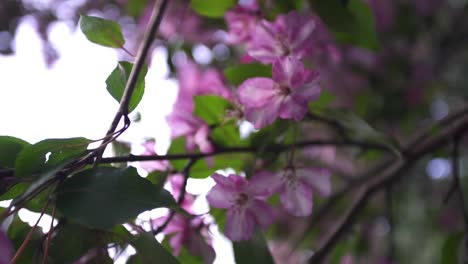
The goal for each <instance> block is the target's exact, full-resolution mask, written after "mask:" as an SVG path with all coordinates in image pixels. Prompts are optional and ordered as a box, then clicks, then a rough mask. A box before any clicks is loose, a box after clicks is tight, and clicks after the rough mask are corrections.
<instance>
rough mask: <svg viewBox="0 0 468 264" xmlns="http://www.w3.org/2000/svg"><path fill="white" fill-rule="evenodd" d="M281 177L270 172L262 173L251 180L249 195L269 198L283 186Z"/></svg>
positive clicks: (258, 173)
mask: <svg viewBox="0 0 468 264" xmlns="http://www.w3.org/2000/svg"><path fill="white" fill-rule="evenodd" d="M282 183H283V182H282V181H281V177H279V175H278V174H277V173H273V172H270V171H260V172H257V173H255V174H254V176H253V177H252V178H250V180H249V187H248V189H249V193H251V194H253V195H254V196H256V197H259V196H260V197H268V196H270V195H272V194H273V193H275V192H277V191H278V190H279V189H280V187H281V185H282Z"/></svg>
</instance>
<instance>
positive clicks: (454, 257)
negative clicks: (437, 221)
mask: <svg viewBox="0 0 468 264" xmlns="http://www.w3.org/2000/svg"><path fill="white" fill-rule="evenodd" d="M462 242H463V233H453V234H450V235H449V236H448V237H447V239H446V240H445V242H444V245H443V246H442V258H441V261H440V263H441V264H453V263H459V252H460V249H461V248H462V247H460V245H461V243H462Z"/></svg>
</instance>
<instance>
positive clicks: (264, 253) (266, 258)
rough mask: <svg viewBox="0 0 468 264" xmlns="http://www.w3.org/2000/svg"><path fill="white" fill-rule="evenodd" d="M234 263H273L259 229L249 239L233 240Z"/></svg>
mask: <svg viewBox="0 0 468 264" xmlns="http://www.w3.org/2000/svg"><path fill="white" fill-rule="evenodd" d="M233 247H234V256H235V259H236V263H255V264H274V263H275V262H274V261H273V257H272V256H271V253H270V250H269V249H268V245H267V244H266V241H265V238H264V237H263V234H262V233H261V231H260V230H258V229H257V230H256V232H255V233H254V236H253V237H252V239H251V240H249V241H240V242H233Z"/></svg>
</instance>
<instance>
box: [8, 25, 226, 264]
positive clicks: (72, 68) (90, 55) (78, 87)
mask: <svg viewBox="0 0 468 264" xmlns="http://www.w3.org/2000/svg"><path fill="white" fill-rule="evenodd" d="M33 23H34V20H33V19H31V18H26V19H25V20H24V21H23V23H21V24H20V26H19V27H18V30H17V34H16V39H15V46H14V50H15V54H14V56H2V55H0V113H1V114H0V135H8V136H15V137H19V138H21V139H24V140H26V141H28V142H30V143H36V142H38V141H40V140H43V139H46V138H67V137H86V138H89V139H98V138H101V137H103V136H104V135H105V133H106V131H107V129H108V127H109V125H110V123H111V121H112V119H113V117H114V114H115V112H116V110H117V108H118V104H117V102H116V101H115V100H114V99H113V98H112V97H111V96H110V95H109V94H108V93H107V90H106V85H105V79H106V78H107V76H108V75H109V74H110V72H111V71H112V70H113V69H114V68H115V66H116V65H117V61H118V53H117V52H116V51H115V50H114V49H111V48H105V47H101V46H98V45H95V44H93V43H91V42H89V41H88V40H87V39H86V38H85V37H84V35H83V34H82V33H81V31H79V30H76V31H73V30H71V29H70V28H69V27H68V26H67V25H65V24H63V23H56V24H54V25H53V26H51V28H50V38H51V41H52V43H53V44H54V45H55V47H56V48H57V49H58V51H59V53H60V57H59V59H58V61H57V62H56V63H55V64H54V66H53V67H52V68H51V69H47V68H46V65H45V62H44V58H43V55H42V46H41V45H42V44H41V40H40V39H39V37H38V35H37V33H36V31H35V29H34V24H33ZM131 52H132V53H134V54H135V53H136V51H131ZM166 57H167V53H166V51H165V49H164V48H157V49H155V52H153V55H152V65H151V67H150V68H149V71H148V74H147V76H146V90H145V95H144V97H143V100H142V102H141V103H140V105H139V106H138V108H137V109H136V111H135V112H140V113H141V114H142V121H141V122H139V123H132V125H131V127H130V128H129V129H128V130H127V131H126V132H125V133H124V134H123V135H122V136H121V137H120V138H119V139H121V140H125V141H129V142H132V143H135V144H139V143H141V142H142V140H143V139H144V138H146V137H154V138H156V142H157V151H158V153H164V152H165V150H166V149H167V147H168V144H169V134H170V130H169V128H168V126H167V124H166V122H165V119H164V118H165V116H166V115H167V114H169V113H170V112H171V110H172V104H173V102H174V101H175V97H176V95H177V84H176V82H175V81H173V80H167V79H166V78H167V75H168V67H167V65H166V63H165V61H166ZM192 183H193V184H192ZM189 184H192V185H191V186H190V189H192V190H193V191H195V192H197V193H200V188H198V187H197V185H198V186H203V187H204V188H203V189H204V190H203V192H206V191H208V190H209V188H211V186H212V183H211V184H209V185H207V184H206V183H204V184H201V185H200V184H196V182H193V181H191V182H190V183H189ZM194 187H195V188H194ZM207 187H209V188H208V189H207ZM190 189H189V191H191V190H190ZM197 189H198V191H197ZM20 215H21V217H22V218H23V219H26V221H28V222H30V223H32V224H33V223H34V222H35V221H36V219H37V217H38V216H39V214H35V213H31V212H28V211H26V210H22V212H21V214H20ZM49 224H50V217H47V216H45V217H44V219H42V220H41V224H40V225H41V226H44V229H45V230H44V231H47V230H48V226H49ZM213 232H214V235H215V236H214V238H213V239H214V241H213V244H214V245H213V246H214V247H215V250H216V251H217V256H218V257H217V259H216V261H215V263H223V264H229V263H234V260H233V253H232V248H231V245H230V243H228V242H227V241H226V240H225V239H224V238H223V237H222V236H220V235H219V234H217V233H218V232H217V231H216V229H214V230H213Z"/></svg>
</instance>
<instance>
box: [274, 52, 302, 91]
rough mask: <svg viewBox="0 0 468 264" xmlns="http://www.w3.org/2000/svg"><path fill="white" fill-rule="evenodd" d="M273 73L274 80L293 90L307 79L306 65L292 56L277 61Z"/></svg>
mask: <svg viewBox="0 0 468 264" xmlns="http://www.w3.org/2000/svg"><path fill="white" fill-rule="evenodd" d="M272 73H273V80H275V81H276V82H278V83H281V84H283V85H286V86H288V87H291V88H295V87H296V86H299V85H301V84H302V83H303V80H304V77H305V70H304V65H303V64H302V62H301V61H300V60H298V59H297V58H295V57H292V56H288V57H282V58H279V59H277V60H276V61H275V62H274V64H273V69H272Z"/></svg>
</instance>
